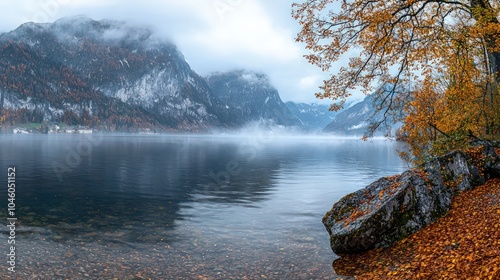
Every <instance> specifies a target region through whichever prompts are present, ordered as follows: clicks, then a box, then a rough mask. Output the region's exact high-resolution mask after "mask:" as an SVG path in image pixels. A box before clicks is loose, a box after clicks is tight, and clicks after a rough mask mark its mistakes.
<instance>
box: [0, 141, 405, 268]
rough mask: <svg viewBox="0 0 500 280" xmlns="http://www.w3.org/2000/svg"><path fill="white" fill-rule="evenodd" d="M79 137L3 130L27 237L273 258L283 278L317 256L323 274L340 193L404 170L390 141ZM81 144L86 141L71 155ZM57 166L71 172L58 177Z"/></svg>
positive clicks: (204, 257) (4, 154) (1, 154)
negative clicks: (330, 216)
mask: <svg viewBox="0 0 500 280" xmlns="http://www.w3.org/2000/svg"><path fill="white" fill-rule="evenodd" d="M85 137H89V136H81V135H0V158H1V159H2V167H1V168H2V169H3V170H6V169H7V167H8V166H12V165H13V166H16V167H17V171H18V172H17V177H18V186H19V187H18V189H17V195H18V197H19V200H18V205H19V210H18V217H19V223H20V225H21V229H20V234H24V238H27V239H30V238H31V239H33V240H36V241H37V242H38V243H40V242H42V243H43V242H45V240H50V241H52V242H57V243H60V244H66V243H63V242H67V243H68V244H69V243H70V242H84V243H86V244H89V243H102V244H105V245H106V246H108V245H109V244H115V245H116V246H118V247H119V248H122V247H127V248H139V247H140V246H154V247H141V248H143V249H141V250H151V249H152V248H154V250H160V249H159V248H167V247H161V246H160V247H158V245H162V244H163V245H164V244H168V245H175V246H178V247H179V249H178V250H179V251H178V252H177V253H176V254H192V255H195V256H197V257H199V258H201V259H199V260H198V261H199V262H208V259H210V258H213V263H214V264H213V265H214V266H220V265H221V264H225V263H227V265H228V266H231V261H236V260H238V261H239V262H245V263H247V264H248V266H249V268H248V269H250V270H252V268H251V264H252V263H254V264H255V265H261V264H262V262H265V260H266V259H269V262H271V260H274V262H275V265H269V267H271V268H269V269H271V270H273V269H276V270H283V271H281V272H280V275H289V274H290V273H292V272H293V270H291V266H290V265H291V264H294V265H297V264H298V263H299V262H300V261H302V262H303V263H304V265H306V266H310V265H311V263H316V262H318V261H319V260H321V262H322V263H324V264H325V267H326V269H325V270H324V273H326V274H327V273H329V272H328V271H329V265H330V263H331V259H332V257H333V256H332V253H331V251H330V249H329V248H328V236H327V233H326V231H325V230H324V228H323V226H322V224H321V217H322V216H323V214H324V213H325V212H326V211H327V210H328V209H329V208H330V207H331V205H332V203H333V202H335V201H336V200H338V199H339V198H340V197H342V196H343V195H345V194H347V193H349V192H352V191H354V190H357V189H359V188H361V187H364V186H365V185H367V184H368V183H370V182H372V181H373V180H375V179H377V178H378V177H379V176H383V175H392V174H395V173H398V172H400V171H401V170H402V169H403V168H404V165H403V163H402V162H401V160H399V159H398V157H397V152H396V150H395V146H396V144H395V143H394V142H388V141H382V140H381V141H373V142H371V143H370V142H362V141H358V140H346V139H344V140H342V139H331V138H299V137H279V136H272V137H271V136H265V135H264V136H262V135H260V136H259V135H257V136H255V135H254V136H252V137H232V136H175V135H170V136H138V135H106V136H104V137H103V138H102V139H97V140H99V141H97V140H95V139H94V140H95V141H94V142H88V141H89V140H88V138H85ZM85 141H87V142H85ZM82 143H92V144H91V145H90V146H88V147H90V148H89V149H87V150H83V151H85V152H84V155H82V156H80V158H79V160H75V159H74V158H71V155H72V152H71V151H78V150H80V152H81V151H82ZM88 147H87V148H88ZM73 156H74V155H73ZM68 159H69V161H68ZM54 166H58V167H61V166H64V167H65V168H67V169H64V168H63V169H62V170H63V171H64V173H63V174H62V176H58V174H57V172H58V171H57V170H59V172H60V171H61V169H54ZM59 175H61V174H59ZM60 179H61V180H60ZM3 196H4V194H2V197H3ZM4 218H6V216H5V213H4V211H2V212H1V213H0V219H4ZM23 232H24V233H23ZM2 233H6V232H4V231H2ZM148 244H149V245H148ZM134 250H135V249H134ZM137 250H139V249H137ZM159 252H160V253H159V254H160V255H161V256H162V258H164V261H165V262H173V261H176V262H180V263H179V265H184V264H185V263H182V262H181V261H180V260H178V259H175V260H174V259H171V258H174V256H177V255H176V254H174V253H172V250H170V249H168V250H167V249H165V251H161V250H160V251H159ZM312 252H314V253H312ZM219 257H221V258H223V259H224V260H220V259H216V258H219ZM242 258H243V259H242ZM293 267H295V266H293ZM215 268H217V267H215ZM215 268H213V267H212V268H208V266H207V268H206V269H215ZM241 269H243V268H241ZM241 269H240V270H241ZM236 270H238V269H236ZM318 273H319V272H318ZM321 273H323V272H321ZM321 273H320V274H321ZM292 275H293V273H292Z"/></svg>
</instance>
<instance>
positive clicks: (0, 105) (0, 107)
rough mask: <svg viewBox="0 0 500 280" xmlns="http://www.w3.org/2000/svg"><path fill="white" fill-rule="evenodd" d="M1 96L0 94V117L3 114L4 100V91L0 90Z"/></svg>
mask: <svg viewBox="0 0 500 280" xmlns="http://www.w3.org/2000/svg"><path fill="white" fill-rule="evenodd" d="M0 93H1V96H0V117H2V114H3V102H4V100H5V91H4V90H0Z"/></svg>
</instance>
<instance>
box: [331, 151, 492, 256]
mask: <svg viewBox="0 0 500 280" xmlns="http://www.w3.org/2000/svg"><path fill="white" fill-rule="evenodd" d="M478 149H479V148H478ZM499 171H500V157H499V156H498V155H497V154H496V153H495V150H494V149H493V147H492V146H491V145H489V144H484V146H482V147H481V148H480V151H479V152H478V155H477V156H475V157H471V156H470V155H468V154H466V153H464V152H461V151H454V152H451V153H449V154H447V155H445V156H443V157H439V158H436V159H434V160H432V161H430V162H429V163H428V164H427V165H426V166H424V167H423V168H422V169H419V170H408V171H405V172H404V173H402V174H401V175H396V176H392V177H384V178H381V179H379V180H377V181H375V182H374V183H372V184H370V185H369V186H367V187H366V188H364V189H361V190H359V191H357V192H354V193H351V194H349V195H347V196H345V197H343V198H342V199H341V200H340V201H338V202H337V203H335V204H334V205H333V208H332V209H331V210H330V211H329V212H328V213H326V215H325V216H324V217H323V224H324V225H325V227H326V229H327V231H328V233H329V234H330V245H331V248H332V250H333V251H334V252H335V253H338V254H342V253H359V252H364V251H368V250H371V249H374V248H378V247H386V246H390V245H391V244H393V243H394V242H396V241H398V240H401V239H403V238H405V237H407V236H408V235H410V234H412V233H414V232H416V231H418V230H420V229H421V228H423V227H424V226H426V225H428V224H430V223H432V222H434V221H435V220H437V219H438V218H439V217H441V216H443V215H444V214H446V213H447V212H448V210H449V209H450V205H451V199H452V197H453V196H454V195H455V194H457V193H459V192H461V191H464V190H468V189H472V188H475V187H476V186H479V185H481V184H483V183H484V182H485V181H486V179H487V178H489V177H490V176H495V175H496V173H497V172H499Z"/></svg>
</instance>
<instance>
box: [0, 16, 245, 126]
mask: <svg viewBox="0 0 500 280" xmlns="http://www.w3.org/2000/svg"><path fill="white" fill-rule="evenodd" d="M0 58H1V62H0V72H1V74H0V89H1V91H2V93H3V95H4V98H5V103H4V107H5V108H6V109H10V114H11V117H10V118H11V119H12V120H15V121H17V122H22V121H33V122H39V121H43V120H45V121H63V122H71V123H79V124H87V125H93V126H97V125H100V126H104V127H115V128H116V127H117V126H120V127H122V128H131V127H144V126H146V127H147V126H158V127H164V128H173V129H186V130H196V129H204V128H208V127H214V126H223V127H225V126H226V127H231V126H234V125H236V124H237V123H236V122H235V121H234V118H231V117H228V116H230V114H229V112H228V110H227V109H226V108H225V106H223V105H222V103H221V102H220V101H219V100H214V98H213V97H212V96H211V90H210V88H209V87H208V85H207V83H206V82H205V80H204V79H203V78H201V77H200V76H199V75H197V74H196V73H195V72H194V71H193V70H192V69H191V68H190V67H189V65H188V63H187V62H186V61H185V59H184V57H183V56H182V54H181V53H180V52H179V51H178V50H177V48H176V47H175V46H174V45H172V44H171V43H168V42H164V41H161V40H158V39H156V38H154V36H153V34H152V32H151V31H150V30H148V29H146V28H137V27H130V26H127V25H126V24H124V23H120V22H114V21H106V20H103V21H94V20H92V19H89V18H85V17H75V18H63V19H60V20H58V21H56V22H54V23H52V24H34V23H26V24H24V25H22V26H20V27H19V28H17V29H16V30H14V31H12V32H9V33H4V34H2V35H0ZM221 119H224V120H225V121H222V120H221Z"/></svg>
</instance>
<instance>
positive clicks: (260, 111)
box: [206, 70, 302, 126]
mask: <svg viewBox="0 0 500 280" xmlns="http://www.w3.org/2000/svg"><path fill="white" fill-rule="evenodd" d="M206 81H207V83H208V85H209V86H210V88H211V89H212V92H213V95H214V96H215V97H217V98H218V99H219V100H221V102H222V103H223V104H224V106H225V108H226V109H227V110H229V111H230V112H231V113H232V114H234V115H237V116H239V117H241V118H242V121H243V122H245V123H248V122H252V121H261V120H263V121H267V122H272V123H273V124H275V125H282V126H300V125H301V124H302V123H301V122H300V120H299V119H298V118H297V117H295V116H294V115H293V114H292V113H291V112H290V110H289V109H288V107H287V106H286V105H285V103H283V101H282V100H281V98H280V95H279V93H278V91H277V90H276V88H274V87H273V86H272V85H271V82H270V81H269V77H268V76H266V75H264V74H261V73H255V72H251V71H245V70H235V71H230V72H225V73H220V72H218V73H213V74H211V75H209V76H207V77H206Z"/></svg>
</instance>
